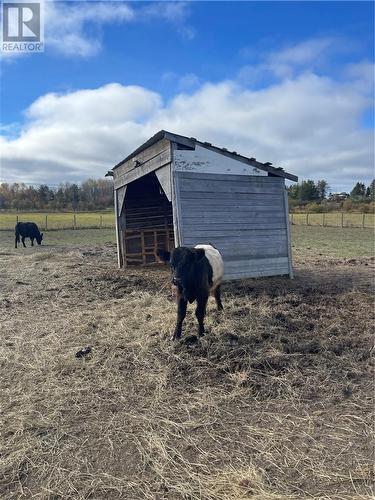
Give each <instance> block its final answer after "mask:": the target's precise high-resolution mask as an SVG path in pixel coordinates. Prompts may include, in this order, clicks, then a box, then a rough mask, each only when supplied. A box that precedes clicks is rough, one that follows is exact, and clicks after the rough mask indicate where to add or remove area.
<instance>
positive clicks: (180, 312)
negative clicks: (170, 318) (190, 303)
mask: <svg viewBox="0 0 375 500" xmlns="http://www.w3.org/2000/svg"><path fill="white" fill-rule="evenodd" d="M186 308H187V301H186V300H185V299H184V297H183V295H182V294H181V293H178V296H177V324H176V328H175V331H174V334H173V337H172V340H176V339H179V338H180V337H181V332H182V323H183V322H184V319H185V316H186Z"/></svg>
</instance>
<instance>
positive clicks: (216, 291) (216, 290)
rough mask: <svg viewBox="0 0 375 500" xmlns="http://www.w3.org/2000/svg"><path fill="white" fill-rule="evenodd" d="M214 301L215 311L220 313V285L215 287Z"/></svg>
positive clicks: (221, 307)
mask: <svg viewBox="0 0 375 500" xmlns="http://www.w3.org/2000/svg"><path fill="white" fill-rule="evenodd" d="M215 300H216V305H217V310H218V311H222V310H223V309H224V308H223V304H222V303H221V288H220V285H219V286H217V287H216V289H215Z"/></svg>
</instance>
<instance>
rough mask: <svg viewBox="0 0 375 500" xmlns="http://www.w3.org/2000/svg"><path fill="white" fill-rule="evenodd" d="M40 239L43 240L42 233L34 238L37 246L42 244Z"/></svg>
mask: <svg viewBox="0 0 375 500" xmlns="http://www.w3.org/2000/svg"><path fill="white" fill-rule="evenodd" d="M42 239H43V233H39V236H36V242H37V243H38V245H40V244H41V243H42Z"/></svg>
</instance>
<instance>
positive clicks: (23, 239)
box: [21, 236, 26, 248]
mask: <svg viewBox="0 0 375 500" xmlns="http://www.w3.org/2000/svg"><path fill="white" fill-rule="evenodd" d="M21 241H22V245H23V246H24V247H25V248H26V245H25V236H22V238H21Z"/></svg>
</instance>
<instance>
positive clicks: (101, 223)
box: [100, 215, 103, 229]
mask: <svg viewBox="0 0 375 500" xmlns="http://www.w3.org/2000/svg"><path fill="white" fill-rule="evenodd" d="M102 228H103V216H102V215H101V216H100V229H102Z"/></svg>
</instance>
